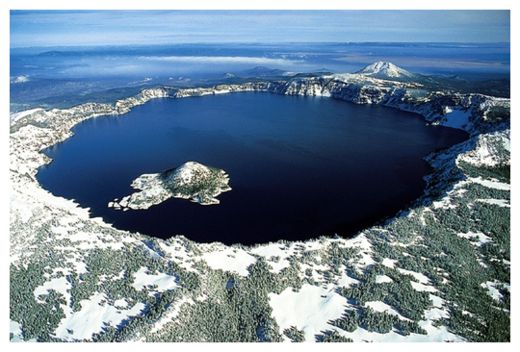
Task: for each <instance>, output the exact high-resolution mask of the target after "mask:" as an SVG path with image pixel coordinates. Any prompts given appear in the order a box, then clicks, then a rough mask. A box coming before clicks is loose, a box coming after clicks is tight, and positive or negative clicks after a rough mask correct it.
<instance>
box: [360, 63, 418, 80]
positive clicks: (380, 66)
mask: <svg viewBox="0 0 520 352" xmlns="http://www.w3.org/2000/svg"><path fill="white" fill-rule="evenodd" d="M356 73H359V74H361V75H364V76H370V77H375V78H380V79H390V80H392V79H394V80H395V79H403V78H405V79H413V78H415V76H416V75H414V74H413V73H411V72H408V71H407V70H405V69H403V68H401V67H398V66H396V65H394V64H393V63H391V62H386V61H377V62H374V63H372V64H370V65H367V66H365V67H364V68H363V69H362V70H360V71H358V72H356Z"/></svg>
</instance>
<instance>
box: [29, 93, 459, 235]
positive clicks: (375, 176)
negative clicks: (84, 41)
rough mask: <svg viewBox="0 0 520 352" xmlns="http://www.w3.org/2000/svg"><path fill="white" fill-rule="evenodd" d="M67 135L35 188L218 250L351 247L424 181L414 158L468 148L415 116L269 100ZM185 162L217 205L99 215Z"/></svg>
mask: <svg viewBox="0 0 520 352" xmlns="http://www.w3.org/2000/svg"><path fill="white" fill-rule="evenodd" d="M74 133H75V135H74V136H73V137H72V138H70V139H68V140H66V141H65V142H63V143H61V144H59V145H56V146H54V147H52V148H50V149H48V150H47V151H46V153H47V154H48V155H49V156H50V157H52V158H53V159H54V161H53V162H52V163H51V164H50V165H48V166H46V167H43V168H41V169H40V172H39V173H38V179H39V181H40V182H41V184H42V185H43V187H44V188H46V189H48V190H50V191H51V192H52V193H53V194H55V195H58V196H63V197H66V198H70V199H75V200H76V201H77V202H79V203H80V204H81V205H82V206H84V207H89V208H91V212H92V216H101V217H103V218H104V219H105V221H107V222H109V223H112V224H114V225H115V226H116V227H118V228H121V229H125V230H131V231H140V232H142V233H146V234H149V235H153V236H156V237H161V238H168V237H170V236H172V235H176V234H183V235H185V236H187V237H188V238H190V239H193V240H196V241H201V242H211V241H220V242H224V243H227V244H229V243H243V244H251V243H262V242H269V241H275V240H278V239H288V240H303V239H308V238H312V237H318V236H319V235H333V234H335V233H337V234H339V235H342V236H346V237H348V236H352V235H354V234H355V233H356V232H357V231H359V230H361V229H363V228H364V227H367V226H369V225H371V224H374V223H376V222H377V221H380V220H382V219H384V218H386V217H389V216H392V215H394V214H395V213H396V212H397V211H399V210H400V209H403V208H404V207H405V206H406V205H407V204H409V202H411V201H413V200H415V199H416V198H418V197H419V196H420V195H421V194H422V192H423V189H424V185H425V184H424V181H423V179H422V178H423V176H425V175H426V174H428V173H429V171H430V169H429V166H428V165H427V163H426V162H425V161H424V160H423V157H424V156H426V155H427V154H429V153H430V152H432V151H434V150H438V149H441V148H446V147H448V146H451V145H453V144H455V143H458V142H461V141H462V140H464V139H465V138H466V134H465V133H464V132H462V131H459V130H455V129H450V128H445V127H440V126H426V124H425V122H424V120H423V119H422V118H421V117H420V116H419V115H416V114H412V113H406V112H401V111H397V110H394V109H390V108H385V107H380V106H367V105H364V106H359V105H355V104H351V103H347V102H342V101H336V100H333V99H329V98H312V97H286V96H279V95H272V94H268V93H236V94H229V95H221V96H206V97H192V98H184V99H159V100H153V101H151V102H149V103H147V104H145V105H142V106H138V107H136V108H134V109H133V110H132V111H131V112H130V113H128V114H126V115H122V116H117V117H113V116H112V117H98V118H95V119H91V120H88V121H85V122H83V123H81V124H79V125H78V126H76V127H75V128H74ZM189 160H193V161H198V162H201V163H203V164H206V165H209V166H215V167H218V168H222V169H224V170H226V172H227V173H228V174H229V175H230V186H231V187H232V190H231V191H230V192H227V193H223V194H221V195H220V196H219V199H220V201H221V203H220V204H219V205H213V206H202V205H199V204H196V203H191V202H189V201H187V200H184V199H175V198H173V199H170V200H167V201H165V202H164V203H162V204H159V205H156V206H153V207H151V208H150V209H148V210H138V211H135V210H130V211H128V212H122V211H116V210H113V209H110V208H108V207H107V203H108V202H109V201H112V200H113V199H114V198H120V197H122V196H126V195H128V194H131V193H133V190H132V188H131V187H130V183H131V182H132V180H133V179H135V178H136V177H138V176H139V175H141V174H144V173H156V172H161V171H163V170H165V169H169V168H174V167H177V166H179V165H181V164H182V163H184V162H186V161H189Z"/></svg>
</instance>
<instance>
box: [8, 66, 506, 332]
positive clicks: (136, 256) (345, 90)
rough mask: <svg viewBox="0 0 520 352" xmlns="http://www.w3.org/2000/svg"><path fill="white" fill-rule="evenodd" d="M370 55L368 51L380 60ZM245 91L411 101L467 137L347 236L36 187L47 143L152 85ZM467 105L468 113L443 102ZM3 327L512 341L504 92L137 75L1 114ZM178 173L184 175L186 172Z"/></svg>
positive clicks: (332, 78) (118, 108)
mask: <svg viewBox="0 0 520 352" xmlns="http://www.w3.org/2000/svg"><path fill="white" fill-rule="evenodd" d="M376 66H377V65H376ZM239 91H262V92H270V93H276V94H287V95H319V96H330V97H332V98H335V99H340V100H345V101H348V102H353V103H357V104H381V105H384V106H389V107H393V108H398V109H402V110H406V111H413V112H416V113H418V114H420V115H422V116H424V118H425V120H426V121H428V122H431V123H437V124H444V125H448V126H453V127H457V128H463V129H464V130H466V131H467V132H468V134H469V137H468V140H467V141H466V142H463V143H461V144H459V145H456V146H453V147H452V148H450V149H448V150H445V151H440V152H438V153H434V154H432V155H430V156H428V157H427V161H428V162H429V163H430V165H431V166H432V167H433V171H432V174H431V175H429V176H428V177H427V179H426V181H427V187H426V190H425V194H424V197H422V198H421V199H419V200H418V201H417V202H416V203H415V204H413V205H412V206H411V207H410V208H409V209H407V210H406V211H403V212H401V213H400V214H398V215H397V216H396V217H395V218H394V219H392V220H391V221H388V222H387V223H385V224H382V225H379V226H375V227H371V228H368V229H365V230H364V231H362V232H361V233H360V234H359V235H358V236H357V237H355V238H352V239H344V238H325V237H322V238H318V239H314V240H310V241H306V242H285V241H279V242H276V243H270V244H265V245H257V246H253V247H244V246H240V245H234V246H225V245H223V244H220V243H211V244H200V243H195V242H193V241H190V240H188V239H186V238H184V237H182V236H174V237H172V238H170V239H168V240H160V239H155V238H151V237H148V236H146V235H143V234H139V233H130V232H126V231H122V230H118V229H116V228H113V227H112V226H111V225H109V224H106V223H105V222H103V220H102V219H99V218H91V217H90V215H89V211H88V209H83V208H81V207H79V206H78V205H77V204H76V203H75V202H74V201H72V200H67V199H64V198H60V197H56V196H54V195H52V194H50V193H49V192H47V191H46V190H44V189H43V188H42V187H41V186H40V185H39V183H38V181H37V179H36V177H35V175H36V172H37V169H38V168H39V167H41V166H42V165H45V164H46V163H49V162H50V160H49V158H48V157H46V156H45V155H44V154H43V153H42V150H43V149H45V148H47V147H49V146H52V145H54V144H56V143H59V142H60V141H63V140H65V139H67V138H69V137H70V136H71V134H72V133H71V128H72V127H73V126H75V125H76V124H77V123H79V122H81V121H83V120H85V119H90V118H105V117H102V116H105V115H119V117H116V118H124V115H123V114H124V113H126V112H128V111H130V110H131V109H132V108H133V107H135V106H137V105H139V104H144V103H146V102H147V101H149V100H150V99H155V98H166V97H169V98H184V97H190V96H199V95H207V94H220V93H232V92H239ZM454 111H459V112H460V111H463V112H464V120H463V123H461V121H462V119H461V118H460V116H457V114H456V115H452V114H453V112H454ZM11 121H12V122H11V134H10V166H9V167H10V181H11V185H12V192H11V194H10V202H11V213H10V262H11V267H10V274H11V282H10V284H11V286H10V299H11V302H10V333H11V340H12V341H20V340H24V341H31V340H37V341H76V340H88V341H133V340H139V341H284V340H291V341H302V340H305V341H349V340H353V341H508V340H509V338H510V337H509V334H508V331H509V309H510V301H509V299H510V298H509V296H510V293H509V292H510V284H509V283H510V274H509V272H510V250H509V219H510V208H509V204H510V200H509V193H510V187H509V177H508V173H507V170H508V168H509V160H510V147H509V144H510V133H509V100H508V99H502V98H494V97H489V96H484V95H480V94H459V93H453V92H439V91H431V92H430V91H426V92H423V91H422V90H421V85H420V83H416V82H413V81H409V82H402V81H399V82H397V81H391V80H389V79H385V80H381V79H377V78H374V77H371V76H365V75H362V74H341V75H327V76H314V77H297V76H292V77H287V78H286V79H285V80H279V81H255V82H252V83H243V84H234V85H218V86H215V87H206V88H189V89H173V88H168V87H161V88H154V89H144V90H143V91H141V93H139V94H138V95H137V96H135V97H130V98H127V99H122V100H119V101H117V102H116V103H114V104H94V103H91V104H83V105H79V106H76V107H73V108H70V109H65V110H59V109H53V110H48V111H46V110H43V109H36V110H33V111H28V112H23V113H19V114H17V115H13V116H11ZM181 174H182V176H183V177H184V176H186V177H187V176H189V175H186V174H185V173H184V172H182V173H181Z"/></svg>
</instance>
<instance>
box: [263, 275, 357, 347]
mask: <svg viewBox="0 0 520 352" xmlns="http://www.w3.org/2000/svg"><path fill="white" fill-rule="evenodd" d="M269 304H270V305H271V308H272V309H273V313H272V316H273V318H274V319H275V320H276V323H277V324H278V326H279V327H280V331H283V330H284V329H287V328H289V327H291V326H295V327H296V328H298V329H300V330H303V332H304V335H305V340H306V341H315V335H317V334H319V333H320V332H321V331H324V330H329V329H331V328H332V325H330V324H329V323H328V322H329V321H330V320H335V319H338V318H340V317H341V316H342V315H343V312H344V311H345V307H346V304H347V300H346V299H345V297H343V296H341V295H339V294H337V293H336V292H335V291H334V290H327V289H324V288H322V287H317V286H312V285H309V284H304V285H303V286H302V288H301V289H300V290H299V291H298V292H294V291H293V289H292V288H290V287H289V288H286V289H285V290H284V291H282V292H281V293H280V294H275V293H270V294H269Z"/></svg>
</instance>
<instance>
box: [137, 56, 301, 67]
mask: <svg viewBox="0 0 520 352" xmlns="http://www.w3.org/2000/svg"><path fill="white" fill-rule="evenodd" d="M139 59H140V60H147V61H160V62H181V63H200V64H203V63H210V64H252V65H280V66H281V65H291V64H295V63H301V62H303V61H301V60H287V59H275V58H268V57H258V56H256V57H255V56H140V57H139Z"/></svg>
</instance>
